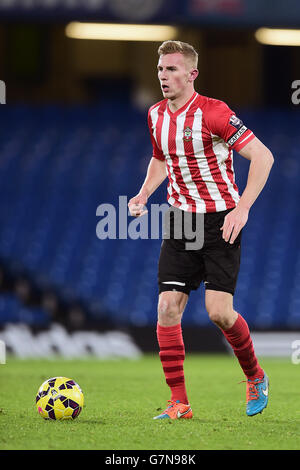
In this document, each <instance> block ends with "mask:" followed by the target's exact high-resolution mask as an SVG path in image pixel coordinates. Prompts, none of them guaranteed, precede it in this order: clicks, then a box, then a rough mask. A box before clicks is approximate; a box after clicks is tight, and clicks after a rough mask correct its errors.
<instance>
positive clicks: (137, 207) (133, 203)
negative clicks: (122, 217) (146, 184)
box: [128, 193, 148, 217]
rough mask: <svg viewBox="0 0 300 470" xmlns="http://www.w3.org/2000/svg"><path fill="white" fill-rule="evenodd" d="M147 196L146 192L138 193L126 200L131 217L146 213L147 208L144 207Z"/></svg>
mask: <svg viewBox="0 0 300 470" xmlns="http://www.w3.org/2000/svg"><path fill="white" fill-rule="evenodd" d="M147 200H148V197H147V195H146V194H143V193H139V194H137V195H136V196H134V197H133V198H131V199H130V201H129V202H128V208H129V212H130V215H132V216H133V217H140V216H142V215H144V214H147V212H148V210H147V208H146V204H147Z"/></svg>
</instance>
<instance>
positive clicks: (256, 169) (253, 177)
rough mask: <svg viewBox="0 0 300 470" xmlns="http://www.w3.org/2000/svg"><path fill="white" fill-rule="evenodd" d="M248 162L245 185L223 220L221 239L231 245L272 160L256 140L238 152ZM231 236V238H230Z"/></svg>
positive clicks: (262, 185)
mask: <svg viewBox="0 0 300 470" xmlns="http://www.w3.org/2000/svg"><path fill="white" fill-rule="evenodd" d="M238 153H239V154H240V155H242V157H244V158H246V159H247V160H249V161H250V166H249V172H248V179H247V185H246V187H245V189H244V191H243V194H242V195H241V198H240V201H239V203H238V204H237V206H236V208H235V209H233V210H232V211H231V212H229V214H227V216H226V217H225V219H224V224H223V227H222V229H223V238H224V240H226V241H229V240H230V243H233V242H234V240H235V239H236V237H237V236H238V234H239V232H240V231H241V229H242V228H243V227H244V225H245V224H246V222H247V220H248V214H249V210H250V208H251V207H252V205H253V204H254V202H255V200H256V199H257V197H258V196H259V194H260V193H261V191H262V189H263V187H264V186H265V184H266V182H267V179H268V176H269V173H270V170H271V168H272V165H273V162H274V158H273V155H272V153H271V151H270V150H269V149H268V148H267V147H266V146H265V145H264V144H263V143H262V142H261V141H260V140H259V139H258V138H257V137H255V138H254V139H252V140H251V141H250V142H249V143H248V144H246V145H245V146H244V147H243V148H242V149H241V150H239V151H238ZM230 235H231V236H230Z"/></svg>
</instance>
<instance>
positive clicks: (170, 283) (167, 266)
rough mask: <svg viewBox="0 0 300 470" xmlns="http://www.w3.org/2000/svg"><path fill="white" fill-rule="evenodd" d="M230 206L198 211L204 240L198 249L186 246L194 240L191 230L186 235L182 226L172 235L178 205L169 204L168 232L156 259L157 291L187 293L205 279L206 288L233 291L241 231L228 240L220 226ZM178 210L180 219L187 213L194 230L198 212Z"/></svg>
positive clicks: (238, 262)
mask: <svg viewBox="0 0 300 470" xmlns="http://www.w3.org/2000/svg"><path fill="white" fill-rule="evenodd" d="M231 210H232V209H229V210H226V211H222V212H213V213H206V214H201V217H202V219H201V220H202V222H203V224H202V225H203V230H202V229H201V230H202V234H203V243H202V245H201V248H200V249H186V248H187V246H186V243H187V242H192V241H193V240H192V239H191V235H190V234H189V235H188V238H186V237H185V234H186V230H185V231H184V229H183V234H182V236H181V238H180V239H178V232H177V235H176V234H175V235H174V233H175V232H174V213H176V211H180V209H176V208H173V207H172V208H170V209H169V210H168V211H167V213H166V215H167V214H168V216H169V217H170V219H169V220H170V224H169V225H168V229H169V232H168V234H169V235H168V236H167V238H165V235H166V230H165V233H164V240H163V242H162V245H161V250H160V257H159V263H158V284H159V293H161V292H164V291H179V292H184V293H186V294H188V295H189V293H190V291H191V290H196V289H198V287H199V286H200V284H201V282H204V285H205V288H206V289H212V290H218V291H223V292H229V293H230V294H232V295H233V294H234V291H235V286H236V282H237V277H238V272H239V268H240V243H241V232H240V233H239V235H238V237H237V238H236V240H235V241H234V243H233V244H230V243H229V242H226V241H225V240H224V239H223V238H222V233H223V232H222V230H220V228H221V227H222V225H223V222H224V217H225V216H226V214H228V213H229V212H230V211H231ZM180 212H181V214H183V220H184V217H186V214H189V215H188V217H189V222H186V223H188V224H190V223H192V229H193V230H194V233H197V232H198V231H197V232H196V231H195V228H196V225H195V224H196V216H199V214H191V213H187V212H183V211H180ZM165 227H166V219H165ZM199 239H201V237H199ZM198 245H199V244H198ZM190 246H191V245H190Z"/></svg>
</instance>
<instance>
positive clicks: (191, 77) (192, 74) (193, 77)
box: [189, 69, 199, 82]
mask: <svg viewBox="0 0 300 470" xmlns="http://www.w3.org/2000/svg"><path fill="white" fill-rule="evenodd" d="M198 75H199V70H198V69H192V70H191V71H190V74H189V81H191V82H194V81H195V80H196V78H197V77H198Z"/></svg>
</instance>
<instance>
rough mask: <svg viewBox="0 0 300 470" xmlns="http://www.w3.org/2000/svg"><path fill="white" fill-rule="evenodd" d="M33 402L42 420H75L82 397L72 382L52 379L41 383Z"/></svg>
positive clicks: (65, 378)
mask: <svg viewBox="0 0 300 470" xmlns="http://www.w3.org/2000/svg"><path fill="white" fill-rule="evenodd" d="M35 402H36V407H37V410H38V412H39V414H40V416H42V418H44V419H75V418H77V416H79V414H80V413H81V410H82V408H83V404H84V397H83V393H82V390H81V388H80V387H79V385H78V384H77V383H76V382H75V381H74V380H72V379H68V378H67V377H53V378H51V379H48V380H46V381H45V382H44V383H42V385H41V386H40V388H39V389H38V392H37V395H36V399H35Z"/></svg>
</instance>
